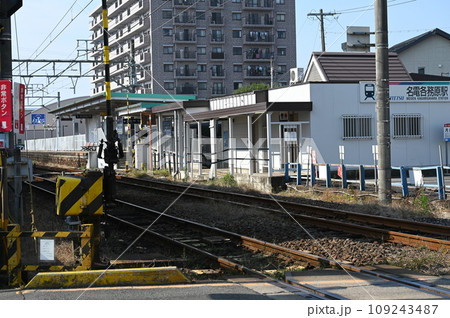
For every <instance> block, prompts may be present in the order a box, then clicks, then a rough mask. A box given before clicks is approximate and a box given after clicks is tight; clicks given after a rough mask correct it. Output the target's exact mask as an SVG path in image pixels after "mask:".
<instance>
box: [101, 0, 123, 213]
mask: <svg viewBox="0 0 450 318" xmlns="http://www.w3.org/2000/svg"><path fill="white" fill-rule="evenodd" d="M102 17H103V52H104V66H105V93H106V94H105V95H106V148H105V151H104V159H105V163H106V164H107V166H106V167H105V168H104V170H103V174H104V196H105V203H106V204H109V205H112V204H114V200H115V197H116V172H115V170H114V164H116V163H118V162H119V157H118V150H117V147H116V141H118V137H117V134H115V133H114V127H113V125H114V119H113V117H112V109H111V79H110V70H109V40H108V38H109V34H108V7H107V4H106V0H102Z"/></svg>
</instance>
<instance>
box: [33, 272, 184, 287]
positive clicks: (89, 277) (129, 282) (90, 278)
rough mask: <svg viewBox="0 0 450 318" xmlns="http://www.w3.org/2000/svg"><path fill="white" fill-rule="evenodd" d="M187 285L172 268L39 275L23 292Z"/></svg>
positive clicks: (182, 276)
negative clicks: (26, 290)
mask: <svg viewBox="0 0 450 318" xmlns="http://www.w3.org/2000/svg"><path fill="white" fill-rule="evenodd" d="M180 283H189V280H188V279H187V278H186V277H185V276H184V275H183V274H182V273H181V272H180V271H179V270H178V269H177V268H176V267H159V268H158V267H153V268H130V269H110V270H92V271H74V272H54V273H39V274H37V275H36V276H35V277H33V279H32V280H31V281H30V282H29V283H28V284H27V285H26V286H25V289H49V288H51V289H53V288H87V287H106V286H138V285H139V286H142V285H166V284H180Z"/></svg>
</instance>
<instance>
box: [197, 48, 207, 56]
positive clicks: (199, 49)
mask: <svg viewBox="0 0 450 318" xmlns="http://www.w3.org/2000/svg"><path fill="white" fill-rule="evenodd" d="M205 54H206V47H198V48H197V55H205Z"/></svg>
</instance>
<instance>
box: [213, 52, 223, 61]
mask: <svg viewBox="0 0 450 318" xmlns="http://www.w3.org/2000/svg"><path fill="white" fill-rule="evenodd" d="M211 59H212V60H224V59H225V53H224V52H211Z"/></svg>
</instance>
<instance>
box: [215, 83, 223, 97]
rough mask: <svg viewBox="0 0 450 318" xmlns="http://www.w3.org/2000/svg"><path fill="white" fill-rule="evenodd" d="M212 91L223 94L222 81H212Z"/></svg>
mask: <svg viewBox="0 0 450 318" xmlns="http://www.w3.org/2000/svg"><path fill="white" fill-rule="evenodd" d="M212 93H213V94H214V95H216V94H225V87H224V85H223V83H213V89H212Z"/></svg>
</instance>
